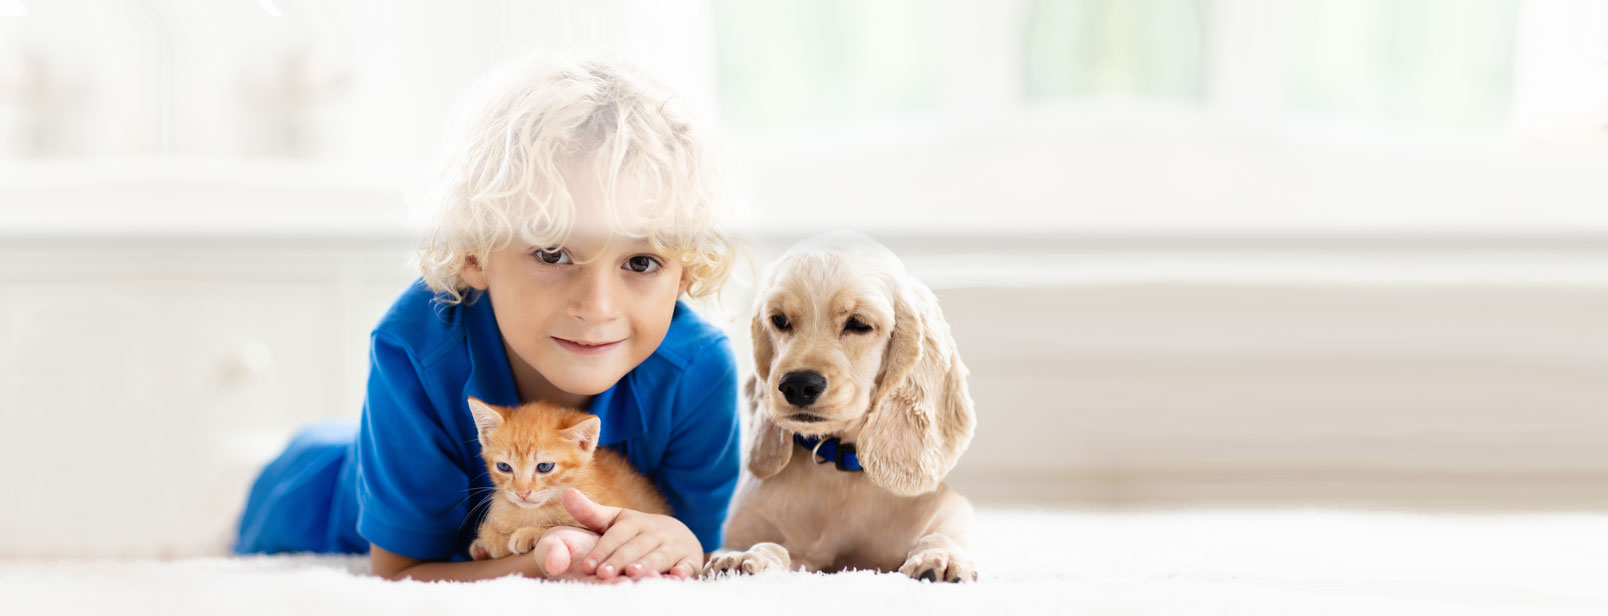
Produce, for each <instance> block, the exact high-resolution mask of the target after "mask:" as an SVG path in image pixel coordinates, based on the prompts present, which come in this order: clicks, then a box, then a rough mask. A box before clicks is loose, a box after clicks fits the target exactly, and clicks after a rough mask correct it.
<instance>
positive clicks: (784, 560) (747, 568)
mask: <svg viewBox="0 0 1608 616" xmlns="http://www.w3.org/2000/svg"><path fill="white" fill-rule="evenodd" d="M791 564H792V560H791V559H790V558H788V556H787V548H784V547H782V546H780V545H777V544H774V543H768V542H767V543H756V544H754V546H753V547H750V548H748V550H746V551H743V552H726V553H724V554H716V555H715V556H714V557H712V558H710V559H709V564H708V565H707V566H705V567H704V573H703V574H704V577H706V578H710V577H717V576H721V575H742V574H753V573H759V572H761V571H770V570H772V569H777V570H781V571H786V570H787V568H788V567H789V566H790V565H791Z"/></svg>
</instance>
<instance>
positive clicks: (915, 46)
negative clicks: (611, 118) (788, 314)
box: [0, 0, 1608, 558]
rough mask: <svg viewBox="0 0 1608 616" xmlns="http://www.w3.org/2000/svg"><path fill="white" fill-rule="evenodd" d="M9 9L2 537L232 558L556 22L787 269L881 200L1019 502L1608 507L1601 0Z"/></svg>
mask: <svg viewBox="0 0 1608 616" xmlns="http://www.w3.org/2000/svg"><path fill="white" fill-rule="evenodd" d="M0 15H5V16H6V17H0V285H3V288H5V289H7V291H8V292H7V293H5V294H4V295H3V296H0V487H3V488H4V491H5V492H6V494H7V497H6V498H5V501H6V503H5V505H4V506H3V507H0V532H3V535H0V558H3V557H48V556H181V555H197V554H212V553H217V552H218V551H219V550H220V549H221V547H222V546H223V545H224V543H223V542H224V538H225V537H226V536H227V535H228V533H229V532H231V531H232V528H231V526H232V524H233V523H234V517H235V516H236V515H238V510H239V507H240V504H241V502H242V500H243V498H244V493H245V489H246V487H247V482H248V481H249V480H250V478H251V477H252V476H253V474H254V473H255V472H256V470H257V469H258V468H259V467H260V465H261V464H262V463H263V462H264V461H265V460H266V459H268V458H269V457H270V456H272V455H273V454H274V453H276V452H277V451H278V449H279V448H280V447H281V446H282V445H283V443H284V441H285V439H287V438H288V437H289V435H290V434H291V433H292V431H293V430H294V429H295V428H296V427H297V426H299V425H302V424H303V423H305V422H307V421H309V420H312V419H316V418H322V417H356V416H357V414H358V413H359V410H360V408H361V402H362V391H363V382H364V378H365V375H366V371H367V364H366V336H367V332H368V330H369V328H371V327H372V325H373V324H374V322H375V321H376V319H377V318H378V316H379V315H380V313H381V312H382V311H383V310H384V309H385V307H386V306H387V305H389V303H390V301H391V300H392V299H393V298H394V296H395V295H396V294H397V293H398V292H399V291H400V290H401V289H402V288H403V287H404V286H405V285H406V284H407V283H408V282H409V281H410V280H411V279H412V278H413V277H414V276H415V275H416V273H415V270H412V269H410V268H409V265H408V263H407V261H408V258H409V256H410V251H411V247H412V245H413V238H414V237H415V229H416V228H415V226H414V223H413V222H412V221H413V220H416V216H415V214H416V211H415V208H414V206H413V205H412V202H411V201H410V200H409V198H408V195H410V194H415V193H416V192H417V190H418V189H419V187H421V186H422V185H423V182H424V181H425V180H427V178H428V177H429V175H430V172H431V163H432V161H433V160H434V157H435V156H436V154H437V149H438V147H439V145H440V131H441V127H442V123H443V120H444V119H445V115H446V113H447V112H448V110H449V109H450V107H451V105H452V102H453V100H454V98H455V97H456V96H457V94H458V93H459V92H460V91H462V90H463V88H464V87H466V86H467V85H468V84H469V83H471V82H472V81H473V80H474V79H475V78H476V77H477V76H478V75H479V74H481V73H482V72H484V71H485V70H486V69H487V68H489V67H491V66H493V65H495V64H497V63H499V62H502V61H505V60H508V59H511V58H514V57H518V56H519V55H521V54H523V53H527V52H529V51H533V50H555V49H565V50H582V51H595V52H599V53H608V54H612V55H616V56H621V57H624V58H627V59H632V60H635V61H636V62H638V63H639V64H641V65H642V66H644V67H645V68H646V69H648V70H649V71H650V72H652V73H654V74H655V75H657V76H659V77H660V78H661V79H662V80H664V81H666V82H668V83H669V84H670V85H672V86H673V88H674V89H676V90H677V91H678V92H679V93H680V94H681V95H682V96H684V97H685V98H686V99H687V100H688V101H690V102H691V103H692V105H691V106H692V107H693V108H694V109H696V110H698V112H699V113H700V115H701V116H702V117H703V118H704V119H705V121H706V126H707V127H708V128H709V129H710V130H711V131H712V132H713V133H715V134H716V135H718V137H719V141H720V145H721V151H722V153H723V157H724V159H725V160H726V161H727V164H728V167H729V172H730V174H731V176H732V178H733V182H734V184H735V185H736V186H737V188H738V189H739V194H740V197H741V199H740V201H739V203H737V204H735V215H736V218H737V220H738V222H739V223H740V227H741V229H742V233H743V236H744V238H745V239H747V240H748V241H749V242H750V243H751V244H752V247H753V250H752V252H753V256H754V258H755V261H756V263H758V264H759V265H760V266H761V267H763V266H764V265H765V264H768V263H769V262H770V260H771V259H773V258H774V256H775V255H776V254H777V253H778V252H779V251H780V250H782V249H785V248H786V247H787V246H788V245H790V244H791V243H792V242H794V241H796V240H797V239H800V238H803V237H806V236H809V235H811V234H814V233H817V232H820V231H825V230H831V229H839V228H852V229H859V230H862V231H866V232H868V233H871V234H873V235H874V236H875V237H877V238H878V239H880V240H882V241H883V242H884V243H886V244H888V245H889V246H890V247H892V248H894V249H895V250H896V251H897V252H899V253H900V254H901V255H902V256H903V257H904V258H905V260H906V262H907V264H908V265H909V266H910V268H911V269H912V270H913V271H914V272H915V273H916V274H917V275H919V276H920V277H921V278H922V279H924V280H926V281H927V282H928V283H929V284H930V285H932V286H933V287H934V288H935V289H936V290H937V292H938V294H939V297H940V299H941V300H942V302H943V303H944V307H945V311H946V313H947V315H948V317H949V320H950V322H951V325H952V327H953V328H954V332H955V335H956V336H957V338H958V340H959V343H960V345H961V351H962V354H963V356H964V358H965V359H966V362H967V363H968V364H969V365H970V367H971V369H972V372H973V378H972V381H971V385H972V391H973V394H974V396H975V398H976V400H977V407H978V413H979V421H980V423H979V428H978V435H977V438H976V441H975V442H974V444H973V446H972V449H971V451H970V452H969V453H968V454H967V456H966V457H965V458H964V459H963V461H962V463H961V465H960V467H959V468H958V469H957V470H956V471H955V473H954V474H952V476H951V483H952V484H953V485H955V486H956V487H957V488H959V489H960V490H961V491H962V492H963V493H966V494H969V495H971V496H972V498H973V499H974V500H975V501H976V502H978V503H979V505H980V506H984V507H1010V506H1022V505H1030V506H1036V507H1100V508H1103V507H1119V508H1151V507H1167V508H1171V507H1218V506H1253V507H1263V506H1268V507H1280V508H1282V507H1290V506H1299V507H1306V506H1323V507H1340V508H1359V507H1360V508H1387V509H1413V510H1426V509H1427V510H1436V511H1439V510H1456V511H1488V510H1548V511H1552V510H1596V511H1601V510H1604V509H1608V490H1605V489H1604V487H1605V486H1608V378H1605V375H1608V4H1604V3H1601V2H1596V1H1590V0H1579V1H1571V0H1548V1H1523V0H1439V1H1434V0H1395V1H1387V0H1351V1H1342V0H1292V1H1284V2H1279V1H1258V0H1130V1H1115V0H1109V1H1100V0H1000V1H983V0H976V1H969V0H948V1H944V2H923V1H917V0H865V1H849V0H834V1H804V0H797V1H783V0H767V1H741V0H686V1H679V2H662V1H652V0H613V1H596V2H555V1H537V2H515V1H512V0H508V1H469V2H452V3H446V2H423V1H418V0H413V1H394V2H391V1H380V0H370V1H357V0H336V1H314V0H307V1H290V0H259V1H252V0H231V1H217V0H210V1H205V2H203V1H200V0H188V1H186V0H172V1H159V0H150V1H143V2H138V1H83V0H80V1H72V0H61V1H55V2H43V1H37V0H22V1H19V0H0ZM750 279H751V273H748V272H745V273H744V274H743V275H742V276H741V277H740V279H739V280H738V281H737V282H735V283H734V284H733V285H732V286H731V287H730V288H729V289H728V292H727V293H726V295H725V296H724V298H723V305H721V306H709V307H707V310H706V313H707V314H709V315H710V316H711V317H712V318H714V319H715V320H716V321H717V322H718V323H720V324H721V325H722V326H724V327H726V328H727V329H728V331H730V332H731V333H732V334H733V338H734V340H736V341H737V345H738V347H739V356H740V357H741V358H742V359H743V361H745V362H746V361H747V345H748V343H747V334H746V331H747V328H746V319H747V311H748V302H749V299H750V297H751V294H752V288H751V286H750V285H749V284H748V283H747V281H748V280H750Z"/></svg>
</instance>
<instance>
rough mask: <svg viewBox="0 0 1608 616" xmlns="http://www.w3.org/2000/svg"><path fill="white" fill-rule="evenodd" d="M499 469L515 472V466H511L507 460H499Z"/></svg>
mask: <svg viewBox="0 0 1608 616" xmlns="http://www.w3.org/2000/svg"><path fill="white" fill-rule="evenodd" d="M497 470H499V471H502V472H504V473H512V472H514V467H512V466H509V465H508V463H507V462H498V463H497Z"/></svg>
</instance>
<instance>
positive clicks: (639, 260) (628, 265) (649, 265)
mask: <svg viewBox="0 0 1608 616" xmlns="http://www.w3.org/2000/svg"><path fill="white" fill-rule="evenodd" d="M660 267H663V266H662V265H660V264H659V260H658V259H655V258H653V257H650V256H647V255H637V256H634V257H631V258H629V259H626V260H625V269H628V270H631V271H633V272H636V273H638V274H648V273H652V272H656V271H658V270H659V268H660Z"/></svg>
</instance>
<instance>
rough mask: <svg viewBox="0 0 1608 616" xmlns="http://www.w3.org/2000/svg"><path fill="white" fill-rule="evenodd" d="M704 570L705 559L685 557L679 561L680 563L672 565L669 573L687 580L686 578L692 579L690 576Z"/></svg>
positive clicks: (695, 575)
mask: <svg viewBox="0 0 1608 616" xmlns="http://www.w3.org/2000/svg"><path fill="white" fill-rule="evenodd" d="M702 570H703V559H702V558H683V559H681V562H678V563H676V564H674V565H671V566H670V574H669V575H670V577H673V578H678V579H683V580H685V579H690V578H694V577H697V576H698V574H699V573H701V572H702Z"/></svg>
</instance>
